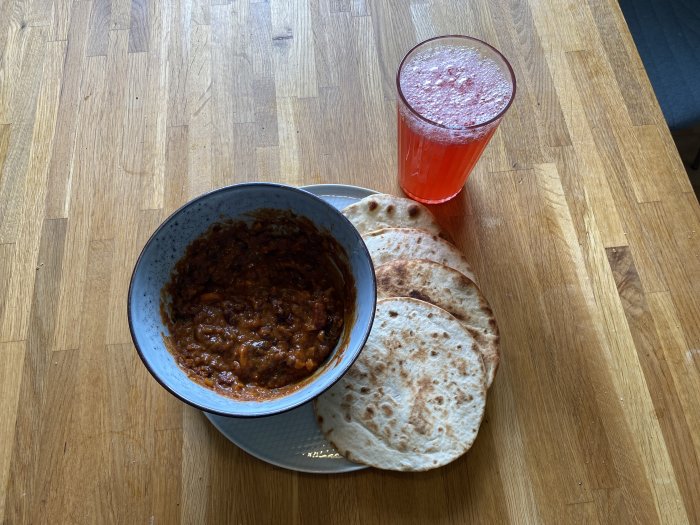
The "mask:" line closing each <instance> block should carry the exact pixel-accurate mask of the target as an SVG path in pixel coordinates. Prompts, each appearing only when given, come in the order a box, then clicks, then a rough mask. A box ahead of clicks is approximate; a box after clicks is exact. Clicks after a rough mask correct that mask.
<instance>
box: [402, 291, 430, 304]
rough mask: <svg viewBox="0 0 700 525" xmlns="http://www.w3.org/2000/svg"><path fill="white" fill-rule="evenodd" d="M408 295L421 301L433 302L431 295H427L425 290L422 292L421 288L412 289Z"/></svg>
mask: <svg viewBox="0 0 700 525" xmlns="http://www.w3.org/2000/svg"><path fill="white" fill-rule="evenodd" d="M408 296H409V297H413V298H414V299H420V300H421V301H425V302H426V303H430V302H432V301H431V300H430V297H428V296H427V295H425V294H424V293H423V292H421V291H419V290H411V291H410V292H408Z"/></svg>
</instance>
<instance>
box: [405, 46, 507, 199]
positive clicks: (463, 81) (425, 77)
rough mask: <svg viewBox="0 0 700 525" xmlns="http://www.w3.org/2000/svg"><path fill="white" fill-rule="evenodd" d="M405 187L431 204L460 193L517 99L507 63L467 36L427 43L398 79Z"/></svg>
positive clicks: (410, 58) (416, 51) (414, 51)
mask: <svg viewBox="0 0 700 525" xmlns="http://www.w3.org/2000/svg"><path fill="white" fill-rule="evenodd" d="M396 85H397V88H398V92H399V101H398V155H399V158H398V166H399V184H400V185H401V188H402V189H403V191H404V192H405V193H406V194H407V195H408V196H410V197H411V198H413V199H415V200H417V201H420V202H425V203H428V204H431V203H439V202H445V201H447V200H449V199H451V198H452V197H454V196H455V195H457V194H458V193H459V192H460V190H461V189H462V187H463V186H464V183H465V182H466V180H467V177H468V176H469V173H471V171H472V169H473V168H474V165H475V164H476V162H477V161H478V160H479V157H480V156H481V153H482V152H483V151H484V148H485V147H486V145H487V144H488V142H489V140H490V139H491V137H492V136H493V134H494V132H495V131H496V128H497V127H498V124H499V122H500V121H501V118H502V117H503V115H504V114H505V112H506V110H507V109H508V108H509V107H510V104H511V103H512V101H513V97H514V96H515V76H514V75H513V70H512V68H511V67H510V64H508V61H507V60H506V59H505V58H504V57H503V55H501V54H500V53H499V52H498V51H497V50H496V49H494V48H493V47H491V46H490V45H488V44H486V43H485V42H482V41H480V40H477V39H475V38H471V37H466V36H445V37H437V38H433V39H430V40H427V41H425V42H423V43H421V44H418V45H417V46H416V47H414V48H413V49H412V50H411V51H409V52H408V54H407V55H406V56H405V57H404V59H403V61H402V62H401V66H400V67H399V71H398V73H397V75H396Z"/></svg>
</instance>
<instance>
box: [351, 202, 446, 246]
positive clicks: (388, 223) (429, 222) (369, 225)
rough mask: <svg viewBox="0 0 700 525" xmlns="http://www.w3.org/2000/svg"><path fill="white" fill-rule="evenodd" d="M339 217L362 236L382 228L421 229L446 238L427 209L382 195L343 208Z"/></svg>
mask: <svg viewBox="0 0 700 525" xmlns="http://www.w3.org/2000/svg"><path fill="white" fill-rule="evenodd" d="M343 215H345V216H346V217H347V218H348V219H350V222H352V223H353V224H354V225H355V228H357V230H358V231H359V232H360V233H362V234H364V233H369V232H371V231H375V230H381V229H382V228H421V229H423V230H426V231H429V232H430V233H434V234H435V235H439V236H441V237H444V238H447V234H446V233H444V232H443V231H442V228H440V225H439V224H438V223H437V220H436V219H435V216H434V215H433V214H432V213H431V212H430V210H429V209H428V208H426V207H425V206H423V205H422V204H419V203H417V202H416V201H414V200H411V199H405V198H403V197H396V196H394V195H388V194H386V193H381V194H379V195H370V196H368V197H365V198H364V199H362V200H361V201H359V202H356V203H354V204H351V205H350V206H347V207H346V208H344V209H343Z"/></svg>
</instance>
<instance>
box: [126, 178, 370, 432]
mask: <svg viewBox="0 0 700 525" xmlns="http://www.w3.org/2000/svg"><path fill="white" fill-rule="evenodd" d="M247 187H266V188H270V189H278V190H283V191H289V192H291V193H300V194H303V195H304V197H306V198H310V199H311V200H315V201H317V202H318V203H320V204H321V205H322V206H325V207H327V208H329V209H331V210H333V211H334V212H335V213H336V214H337V215H338V216H340V217H342V219H341V222H343V221H345V223H346V225H347V226H349V227H350V229H351V231H352V232H353V234H354V236H355V237H356V240H358V241H359V246H360V251H361V253H362V254H363V256H364V258H365V259H366V260H367V262H368V263H369V269H370V277H371V287H372V288H373V289H374V293H373V294H372V305H371V306H372V308H371V311H370V316H369V322H368V323H367V326H366V327H365V329H364V332H363V333H362V335H361V339H360V340H359V341H358V350H357V352H356V353H355V355H354V356H353V357H352V359H350V360H349V361H348V362H347V364H346V365H343V366H342V367H338V368H336V370H338V371H339V373H338V377H336V378H335V379H334V380H333V381H331V382H330V383H329V384H328V385H326V387H325V388H323V389H322V390H321V391H319V392H317V393H315V394H314V395H312V396H311V397H309V398H308V399H303V400H302V401H300V402H299V403H294V404H292V405H291V406H289V407H284V408H281V409H272V410H266V411H260V412H256V413H254V414H240V413H232V412H224V411H221V410H214V409H212V408H209V407H205V406H203V405H201V404H199V403H197V402H195V401H192V400H190V399H188V398H186V397H185V396H184V395H181V394H180V393H178V392H176V391H175V390H174V389H173V388H171V387H170V386H169V385H168V384H167V383H166V382H165V381H164V380H163V379H162V378H161V377H160V375H159V374H158V373H157V372H156V371H155V370H154V369H153V367H152V366H151V364H150V363H149V361H148V359H147V358H146V357H145V355H144V352H143V351H142V349H141V346H140V345H139V342H138V339H137V337H136V333H135V330H134V322H133V312H132V297H133V294H134V279H135V277H136V272H137V270H138V269H139V266H140V265H141V261H142V259H143V257H144V254H145V253H146V251H147V250H148V248H149V246H150V245H151V243H152V242H153V241H154V240H155V239H156V237H157V236H158V234H159V233H160V232H161V230H163V229H164V228H165V226H166V225H168V224H170V222H171V221H173V220H174V219H175V217H176V216H177V215H179V214H180V213H181V212H183V211H184V210H185V209H187V208H189V207H191V206H194V205H195V204H196V203H198V202H199V201H201V200H204V199H206V198H209V197H211V196H212V195H214V194H217V193H224V192H227V191H232V190H235V189H240V188H247ZM376 307H377V278H376V274H375V271H374V263H373V261H372V257H371V255H370V253H369V250H368V249H367V246H366V245H365V242H364V240H363V239H362V236H361V235H360V232H359V231H357V228H355V226H354V225H353V224H352V222H350V220H349V219H348V218H347V217H346V216H345V215H343V213H342V212H341V211H340V210H339V209H338V208H336V207H335V206H333V205H332V204H330V203H328V202H326V201H325V200H323V199H322V198H321V197H319V196H317V195H314V194H313V193H311V192H308V191H306V190H304V189H302V188H299V187H296V186H291V185H287V184H281V183H276V182H243V183H240V184H229V185H227V186H222V187H220V188H216V189H214V190H211V191H208V192H206V193H203V194H201V195H198V196H197V197H195V198H193V199H191V200H189V201H187V202H186V203H185V204H183V205H182V206H180V207H179V208H177V209H176V210H175V211H173V212H172V213H171V214H170V215H168V217H167V218H166V219H165V220H163V221H162V222H161V223H160V224H159V225H158V227H157V228H156V229H155V230H154V231H153V233H151V235H150V237H149V238H148V240H147V241H146V243H145V244H144V246H143V248H142V249H141V252H140V253H139V256H138V258H137V259H136V263H135V264H134V268H133V270H132V271H131V278H130V280H129V292H128V294H127V319H128V321H129V332H130V334H131V341H132V343H133V345H134V348H136V352H137V353H138V355H139V358H140V359H141V362H142V363H143V365H144V366H145V367H146V369H147V370H148V372H149V373H150V374H151V376H152V377H153V378H154V379H155V380H156V381H157V382H158V383H159V384H160V385H161V386H162V387H163V388H164V389H165V390H167V391H168V392H169V393H170V394H172V395H173V396H175V397H176V398H177V399H179V400H180V401H183V402H184V403H186V404H188V405H190V406H192V407H194V408H196V409H198V410H201V411H203V412H207V413H210V414H216V415H219V416H224V417H235V418H245V419H252V418H257V417H266V416H272V415H276V414H282V413H284V412H288V411H290V410H294V409H295V408H299V407H300V406H302V405H304V404H306V403H308V402H310V401H313V400H314V399H315V398H317V397H318V396H320V395H321V394H323V393H324V392H325V391H327V390H328V389H330V388H331V387H332V386H333V385H335V384H336V383H337V382H338V381H340V379H341V378H342V377H343V376H344V375H345V374H346V373H347V371H348V370H349V369H350V367H351V366H352V365H353V364H354V363H355V361H356V360H357V358H358V357H359V356H360V353H361V352H362V349H363V348H364V346H365V344H366V343H367V339H368V338H369V335H370V332H371V330H372V326H373V325H374V317H375V312H376ZM166 350H167V349H166ZM168 353H170V352H169V351H168ZM171 355H172V354H171ZM178 367H179V365H178ZM193 382H194V381H193ZM312 383H313V382H312ZM312 383H309V384H312ZM200 386H201V385H200ZM202 388H206V387H202ZM303 390H304V388H301V389H300V390H297V392H298V391H303ZM212 391H213V392H214V393H217V392H216V391H215V390H212ZM218 395H219V396H221V397H222V398H224V399H229V400H231V401H233V402H237V403H244V402H245V401H240V400H236V399H235V398H231V397H227V396H225V395H223V394H218ZM273 399H277V398H273ZM265 401H266V400H262V401H259V403H262V404H263V405H264V402H265Z"/></svg>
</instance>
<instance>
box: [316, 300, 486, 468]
mask: <svg viewBox="0 0 700 525" xmlns="http://www.w3.org/2000/svg"><path fill="white" fill-rule="evenodd" d="M485 406H486V372H485V370H484V364H483V362H482V360H481V354H479V351H478V350H477V349H476V343H475V341H474V339H473V338H472V337H471V335H470V334H469V332H468V331H467V330H466V329H465V328H464V327H463V326H462V325H461V324H460V323H459V321H457V319H455V318H454V317H453V316H452V315H450V314H448V313H447V312H445V311H444V310H442V309H441V308H438V307H437V306H434V305H432V304H430V303H426V302H424V301H419V300H416V299H411V298H407V297H401V298H391V299H382V300H380V301H378V303H377V312H376V316H375V319H374V325H373V327H372V331H371V333H370V336H369V339H368V340H367V343H366V344H365V347H364V349H363V350H362V352H361V354H360V356H359V357H358V359H357V361H356V362H355V364H354V365H353V366H352V367H351V368H350V370H349V371H348V372H347V373H346V374H345V375H344V376H343V377H342V378H341V379H340V381H338V382H337V383H336V384H335V385H334V386H333V387H332V388H330V389H329V390H327V391H326V392H325V393H324V394H323V395H321V396H320V397H319V398H317V400H316V402H315V409H316V416H317V419H318V422H319V425H320V427H321V430H322V431H323V433H324V435H325V436H326V439H328V440H329V441H330V442H331V443H332V444H333V445H334V446H335V447H336V448H337V449H338V451H339V452H340V453H341V454H342V455H343V456H345V457H347V458H348V459H349V460H351V461H354V462H357V463H363V464H365V465H370V466H373V467H377V468H382V469H389V470H404V471H406V470H428V469H432V468H436V467H439V466H442V465H445V464H447V463H449V462H451V461H453V460H454V459H456V458H458V457H459V456H461V455H462V454H464V453H465V452H466V451H467V450H469V448H470V447H471V446H472V444H473V443H474V440H475V439H476V435H477V433H478V431H479V426H480V424H481V420H482V418H483V415H484V409H485Z"/></svg>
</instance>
